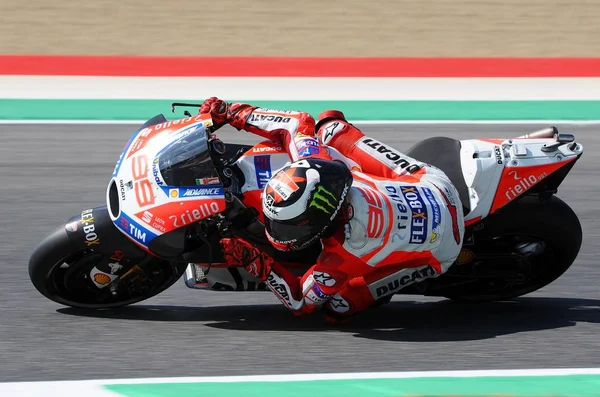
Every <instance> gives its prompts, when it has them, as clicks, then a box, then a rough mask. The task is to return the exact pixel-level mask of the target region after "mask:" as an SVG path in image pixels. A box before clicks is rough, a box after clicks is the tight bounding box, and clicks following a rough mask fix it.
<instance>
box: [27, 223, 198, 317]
mask: <svg viewBox="0 0 600 397" xmlns="http://www.w3.org/2000/svg"><path fill="white" fill-rule="evenodd" d="M109 262H114V259H113V260H111V259H110V258H109V257H107V256H106V255H105V254H103V253H102V252H98V251H94V250H92V249H89V248H84V249H82V248H80V247H78V246H75V245H74V244H73V242H72V241H71V240H70V239H69V237H68V235H67V233H66V231H65V229H64V227H61V228H59V229H57V230H55V231H54V232H53V233H52V234H50V235H49V236H48V237H46V238H45V239H44V240H43V241H42V242H41V243H40V244H39V245H38V247H37V248H36V249H35V251H34V252H33V254H32V255H31V258H30V260H29V277H30V279H31V281H32V283H33V285H34V286H35V288H36V289H37V290H38V291H39V292H40V293H41V294H42V295H44V296H45V297H46V298H48V299H50V300H53V301H55V302H58V303H60V304H63V305H66V306H72V307H80V308H96V309H99V308H111V307H119V306H125V305H130V304H132V303H136V302H140V301H143V300H145V299H148V298H151V297H152V296H155V295H157V294H159V293H160V292H162V291H164V290H165V289H167V288H169V287H170V286H171V285H173V283H175V282H176V281H177V280H178V279H179V278H180V277H181V275H182V274H183V272H184V271H185V267H186V265H187V264H179V265H177V266H174V265H173V264H171V263H170V262H169V261H166V260H162V259H159V258H156V257H153V256H151V255H150V254H145V255H142V256H140V257H139V258H136V259H135V261H134V262H132V263H130V264H129V265H126V266H127V268H128V270H129V271H126V272H123V274H122V275H121V276H120V278H119V279H116V280H114V281H112V282H110V283H107V285H105V286H102V285H101V288H100V287H99V286H98V285H96V283H94V281H92V275H91V273H92V271H93V269H94V267H101V265H102V264H104V265H106V264H107V263H109ZM125 264H126V260H125V261H121V265H125ZM103 277H104V280H102V282H108V281H109V280H107V279H106V277H107V276H103Z"/></svg>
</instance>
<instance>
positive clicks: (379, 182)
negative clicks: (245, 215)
mask: <svg viewBox="0 0 600 397" xmlns="http://www.w3.org/2000/svg"><path fill="white" fill-rule="evenodd" d="M200 112H201V113H211V115H212V116H213V120H215V121H216V122H217V123H228V124H230V125H231V126H233V127H234V128H236V129H238V130H240V129H243V130H246V131H249V132H251V133H254V134H257V135H260V136H262V137H265V138H267V139H269V140H272V141H274V142H277V143H279V144H281V145H282V146H283V147H285V148H286V150H287V152H288V154H289V156H290V158H291V160H292V161H296V160H300V159H302V158H306V157H318V158H321V159H328V160H333V157H332V155H331V154H332V153H339V154H341V156H342V157H343V158H342V160H343V161H344V162H345V163H346V164H347V165H348V166H349V168H350V169H351V171H352V176H353V182H352V187H351V188H350V191H349V193H348V198H347V206H346V207H345V208H346V210H345V214H344V216H343V217H342V218H341V221H340V224H339V225H338V228H337V231H336V232H335V233H333V235H332V236H329V237H326V238H322V239H321V245H322V251H321V253H320V255H319V257H318V259H317V263H316V264H315V265H313V266H312V267H311V268H310V269H309V270H308V271H307V272H306V273H305V274H304V275H303V276H302V277H298V276H296V275H295V274H293V273H292V272H291V271H290V270H288V269H286V268H285V267H284V266H282V265H281V264H279V263H277V262H276V261H274V260H273V259H272V258H270V257H269V256H268V255H266V254H264V253H261V252H259V251H258V249H257V248H255V247H253V246H252V245H251V244H250V243H248V242H246V241H244V240H242V239H239V238H234V239H223V240H222V245H223V250H224V254H225V258H226V261H227V262H228V264H231V265H236V264H237V265H239V264H240V263H245V264H247V266H246V269H247V270H248V271H249V272H250V273H251V274H253V275H254V276H256V277H259V278H261V279H262V280H263V281H265V284H266V285H267V287H268V288H269V289H270V290H271V291H273V293H274V294H275V295H276V296H277V297H278V298H279V299H280V300H281V301H282V302H283V304H284V305H285V306H286V307H288V308H289V309H290V310H291V311H292V312H293V313H294V314H296V315H300V314H305V313H310V312H312V311H313V310H314V309H315V308H317V307H320V306H321V307H322V308H323V309H324V311H325V314H326V316H327V317H328V318H332V319H339V318H344V317H347V316H350V315H352V314H354V313H356V312H359V311H361V310H364V309H365V308H367V307H369V306H370V305H372V304H373V303H374V302H375V301H377V300H379V299H382V298H385V297H387V296H389V295H391V294H394V293H396V292H398V291H399V290H400V289H402V288H404V287H406V286H408V285H410V284H413V283H415V282H420V281H423V280H425V279H427V278H432V277H437V276H439V275H440V274H443V273H444V272H445V271H446V270H447V269H448V268H449V267H450V266H451V265H452V263H453V262H454V261H455V259H456V258H457V256H458V254H459V252H460V248H461V245H462V239H463V235H464V220H463V209H462V205H461V203H460V200H459V195H458V192H457V190H456V189H455V187H454V186H453V185H452V183H451V182H450V180H449V178H448V177H447V176H446V175H445V174H444V173H443V172H442V171H441V170H439V169H438V168H435V167H433V166H430V165H428V164H425V163H422V162H419V161H417V160H415V159H413V158H410V157H408V156H406V155H405V154H403V153H401V152H398V151H397V150H395V149H393V148H392V147H391V146H389V145H386V144H384V143H382V142H380V141H378V140H376V139H374V138H371V137H368V136H366V135H364V134H363V133H362V132H361V131H360V130H359V129H358V128H356V127H355V126H353V125H352V124H350V123H348V122H347V121H346V120H345V119H344V116H343V114H342V113H341V112H338V111H329V112H324V113H322V117H320V120H319V123H318V124H316V125H315V120H314V118H313V117H312V116H311V115H309V114H308V113H304V112H297V111H282V110H273V109H265V108H260V107H257V106H252V105H249V104H241V103H234V104H227V103H225V102H222V101H220V100H218V99H216V98H214V97H213V98H210V99H207V101H205V104H204V105H203V107H202V108H201V110H200ZM332 149H333V150H332ZM274 245H275V244H274ZM308 249H310V248H308Z"/></svg>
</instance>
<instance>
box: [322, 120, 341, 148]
mask: <svg viewBox="0 0 600 397" xmlns="http://www.w3.org/2000/svg"><path fill="white" fill-rule="evenodd" d="M343 129H344V124H342V123H341V122H339V121H331V122H329V123H327V124H325V125H324V126H323V135H322V136H323V139H322V142H323V144H324V145H327V144H329V142H331V140H332V139H333V137H334V136H335V135H336V134H337V133H338V132H340V131H342V130H343Z"/></svg>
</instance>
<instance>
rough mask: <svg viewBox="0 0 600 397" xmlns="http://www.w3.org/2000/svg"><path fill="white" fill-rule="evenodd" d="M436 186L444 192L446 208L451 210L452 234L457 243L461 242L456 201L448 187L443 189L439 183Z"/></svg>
mask: <svg viewBox="0 0 600 397" xmlns="http://www.w3.org/2000/svg"><path fill="white" fill-rule="evenodd" d="M434 186H435V187H436V188H437V189H438V190H439V191H440V193H442V197H443V198H444V201H445V202H446V209H447V210H448V212H450V218H451V219H452V235H453V236H454V241H456V244H460V229H459V227H458V209H457V208H456V202H455V200H454V198H453V196H452V194H451V193H450V191H449V190H448V188H447V187H444V190H442V189H440V188H439V187H438V186H437V185H434Z"/></svg>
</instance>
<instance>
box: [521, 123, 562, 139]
mask: <svg viewBox="0 0 600 397" xmlns="http://www.w3.org/2000/svg"><path fill="white" fill-rule="evenodd" d="M556 134H558V128H556V127H554V126H552V127H548V128H544V129H543V130H539V131H535V132H532V133H529V134H525V135H521V136H518V137H517V138H554V136H555V135H556Z"/></svg>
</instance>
